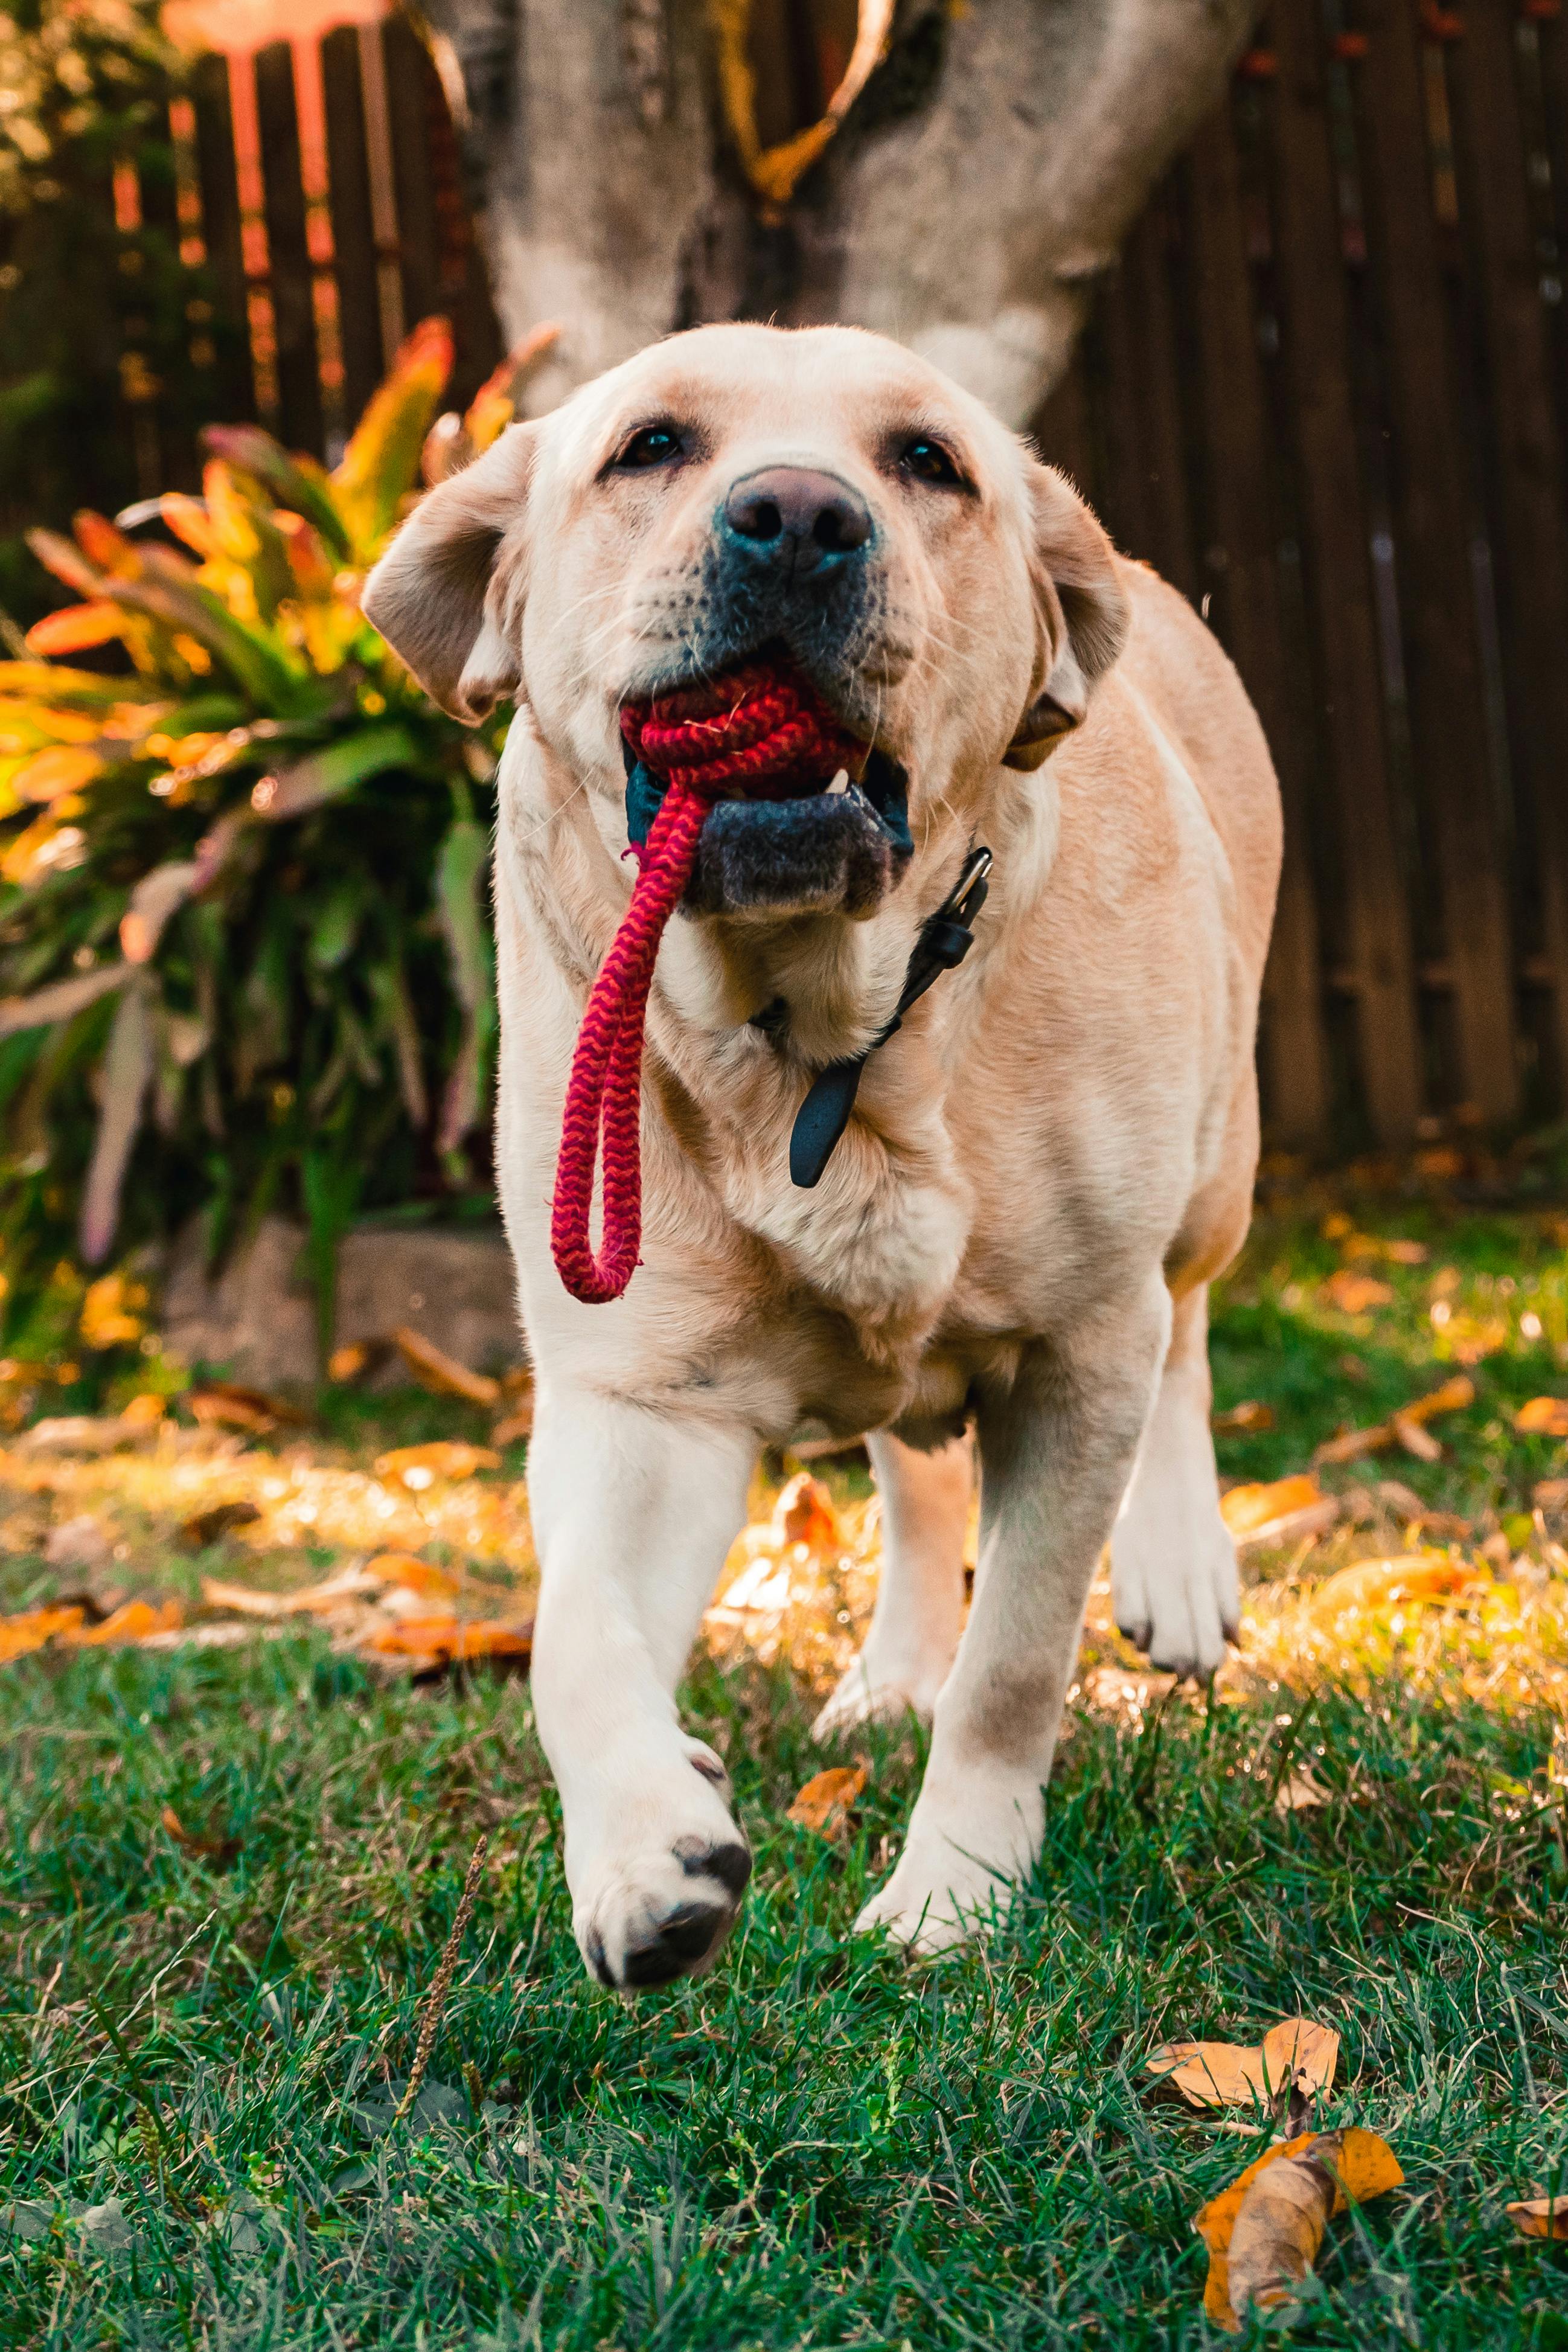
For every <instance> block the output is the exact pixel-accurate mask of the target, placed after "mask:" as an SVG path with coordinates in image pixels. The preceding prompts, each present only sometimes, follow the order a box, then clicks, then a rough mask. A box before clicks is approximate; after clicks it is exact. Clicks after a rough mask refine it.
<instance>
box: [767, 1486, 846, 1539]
mask: <svg viewBox="0 0 1568 2352" xmlns="http://www.w3.org/2000/svg"><path fill="white" fill-rule="evenodd" d="M773 1525H774V1528H776V1530H777V1532H778V1535H779V1540H780V1542H782V1543H803V1544H805V1545H806V1546H807V1547H808V1548H809V1549H810V1550H812V1551H816V1552H831V1551H837V1550H839V1549H841V1546H842V1543H843V1540H844V1531H843V1523H842V1521H841V1519H840V1517H839V1514H838V1510H837V1507H836V1506H835V1504H834V1502H833V1498H832V1496H831V1495H830V1494H829V1492H828V1490H827V1488H826V1487H825V1486H823V1485H822V1484H821V1481H820V1480H818V1479H816V1478H813V1477H812V1475H811V1474H810V1471H809V1470H801V1471H799V1472H798V1473H797V1474H796V1475H795V1476H794V1477H793V1478H791V1479H790V1480H789V1485H788V1486H785V1487H783V1488H782V1490H781V1491H780V1493H779V1500H778V1502H777V1503H776V1504H775V1505H774V1507H773Z"/></svg>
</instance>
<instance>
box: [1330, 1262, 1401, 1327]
mask: <svg viewBox="0 0 1568 2352" xmlns="http://www.w3.org/2000/svg"><path fill="white" fill-rule="evenodd" d="M1323 1298H1324V1300H1325V1302H1326V1303H1327V1305H1329V1306H1330V1307H1337V1308H1338V1310H1339V1312H1340V1313H1341V1314H1342V1315H1364V1314H1365V1313H1366V1312H1367V1311H1368V1309H1369V1308H1371V1307H1392V1306H1393V1304H1394V1292H1393V1290H1392V1288H1391V1287H1390V1286H1389V1285H1388V1284H1387V1283H1386V1282H1379V1280H1378V1278H1377V1276H1375V1274H1357V1273H1356V1271H1355V1269H1354V1266H1349V1265H1342V1266H1341V1267H1340V1269H1339V1271H1338V1273H1337V1274H1331V1275H1330V1276H1329V1278H1328V1280H1327V1281H1326V1282H1325V1283H1324V1285H1323Z"/></svg>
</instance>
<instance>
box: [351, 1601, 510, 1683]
mask: <svg viewBox="0 0 1568 2352" xmlns="http://www.w3.org/2000/svg"><path fill="white" fill-rule="evenodd" d="M533 1646H534V1629H533V1627H532V1625H505V1624H500V1623H497V1622H493V1621H492V1620H490V1619H488V1618H480V1619H477V1620H470V1621H469V1622H466V1623H465V1622H463V1621H462V1620H461V1619H459V1618H456V1617H454V1616H452V1615H451V1614H450V1613H446V1612H444V1613H442V1614H441V1615H438V1616H437V1615H431V1616H428V1617H405V1618H403V1619H402V1620H401V1621H400V1622H398V1623H396V1624H392V1625H385V1626H381V1627H378V1628H377V1630H376V1631H375V1632H374V1633H369V1634H367V1635H366V1636H365V1638H364V1639H363V1640H362V1641H361V1643H359V1644H358V1647H359V1649H360V1650H361V1653H363V1652H369V1653H370V1654H372V1655H373V1656H376V1657H386V1658H392V1657H396V1658H412V1659H413V1661H414V1662H415V1671H416V1672H418V1671H421V1670H423V1668H428V1667H433V1666H443V1665H451V1664H465V1663H466V1662H467V1661H469V1660H471V1659H475V1658H520V1659H527V1658H528V1657H530V1656H531V1655H532V1654H533Z"/></svg>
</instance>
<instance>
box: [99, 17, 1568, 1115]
mask: <svg viewBox="0 0 1568 2352" xmlns="http://www.w3.org/2000/svg"><path fill="white" fill-rule="evenodd" d="M1560 9H1561V0H1523V6H1522V10H1521V8H1520V7H1519V5H1518V0H1463V5H1462V7H1461V8H1459V9H1457V10H1453V11H1450V10H1448V9H1447V8H1445V7H1443V6H1442V5H1438V0H1274V5H1273V7H1272V9H1271V12H1270V16H1268V17H1267V18H1266V20H1265V23H1264V26H1263V28H1262V30H1261V31H1260V35H1259V43H1258V46H1257V47H1255V48H1254V49H1253V50H1252V51H1251V52H1250V53H1249V56H1248V57H1247V58H1245V59H1244V60H1243V62H1242V65H1241V68H1240V69H1239V72H1238V74H1237V76H1236V78H1235V80H1234V83H1233V85H1232V88H1231V90H1230V92H1229V94H1228V99H1227V100H1226V102H1225V104H1224V105H1223V106H1222V107H1221V108H1220V109H1219V110H1218V112H1217V114H1216V115H1215V117H1214V118H1213V120H1212V121H1210V122H1209V123H1208V124H1207V127H1206V128H1205V130H1204V131H1203V132H1202V133H1201V135H1200V136H1199V137H1198V139H1197V141H1196V142H1195V143H1194V145H1193V147H1192V149H1191V150H1190V152H1188V153H1187V154H1186V156H1185V157H1184V159H1183V160H1182V162H1181V163H1179V164H1178V166H1177V167H1176V169H1175V170H1174V171H1173V172H1172V173H1170V174H1169V176H1168V177H1167V179H1166V183H1165V184H1164V185H1163V186H1162V188H1161V189H1160V191H1159V192H1158V194H1157V195H1156V196H1155V200H1154V202H1153V203H1152V205H1150V206H1149V208H1148V210H1147V212H1146V214H1145V216H1144V218H1143V220H1142V221H1141V223H1140V224H1139V226H1138V227H1137V228H1136V230H1135V231H1134V235H1133V236H1132V238H1131V240H1130V242H1129V244H1128V246H1127V248H1126V251H1125V253H1124V257H1123V259H1122V262H1121V264H1120V266H1119V267H1118V268H1117V269H1116V270H1115V271H1114V272H1113V273H1112V275H1111V276H1110V277H1109V278H1108V279H1107V280H1106V281H1105V282H1104V283H1103V285H1102V287H1101V288H1100V289H1098V292H1097V296H1096V299H1095V301H1094V305H1093V309H1092V316H1091V320H1090V324H1089V328H1088V331H1087V332H1086V334H1085V337H1084V340H1083V343H1082V349H1081V352H1080V354H1079V357H1078V360H1077V362H1075V364H1074V367H1073V369H1072V372H1071V375H1070V376H1069V378H1068V379H1067V381H1066V382H1065V383H1063V384H1062V385H1061V387H1060V388H1059V390H1058V392H1057V393H1056V394H1055V395H1054V396H1053V397H1052V399H1051V402H1050V404H1049V405H1048V407H1047V409H1046V411H1045V413H1044V414H1043V415H1042V417H1041V419H1040V440H1041V443H1042V446H1044V448H1045V450H1046V453H1047V454H1048V455H1049V456H1050V457H1051V458H1053V459H1054V460H1055V461H1056V462H1057V463H1059V464H1061V465H1063V466H1065V467H1067V468H1068V470H1069V471H1070V472H1071V474H1072V475H1073V476H1074V478H1076V479H1077V480H1078V481H1079V482H1080V484H1081V485H1082V488H1083V489H1084V490H1085V492H1086V494H1087V495H1088V496H1089V497H1090V499H1092V502H1093V503H1094V504H1095V505H1096V507H1097V508H1098V509H1099V510H1100V512H1101V513H1102V514H1103V516H1104V518H1105V520H1106V521H1107V523H1108V524H1109V526H1110V528H1111V529H1112V530H1113V533H1114V535H1115V537H1116V539H1117V541H1119V543H1120V544H1121V545H1122V546H1124V548H1126V549H1127V550H1128V551H1131V552H1132V553H1134V554H1135V555H1139V556H1143V557H1145V558H1146V559H1147V560H1148V561H1149V562H1152V563H1154V564H1155V565H1156V566H1157V567H1158V569H1159V570H1161V571H1162V572H1165V573H1166V576H1167V577H1168V578H1170V579H1171V580H1173V581H1174V582H1175V583H1176V584H1177V585H1178V586H1179V587H1180V588H1181V589H1182V590H1183V591H1184V592H1185V593H1186V594H1187V595H1188V596H1190V597H1191V598H1192V600H1193V601H1194V603H1195V604H1197V606H1198V608H1199V610H1200V611H1201V612H1203V613H1204V614H1205V615H1206V616H1207V618H1208V619H1209V620H1210V622H1211V624H1212V625H1213V626H1214V628H1215V629H1216V631H1217V632H1218V635H1219V636H1220V637H1221V638H1222V640H1223V641H1224V643H1225V644H1226V645H1227V646H1228V647H1229V649H1230V651H1231V653H1232V654H1233V656H1234V657H1235V659H1236V661H1237V663H1238V665H1239V668H1240V670H1241V673H1242V675H1243V677H1245V679H1246V681H1247V684H1248V685H1249V688H1250V689H1251V692H1252V694H1253V696H1254V698H1255V699H1256V701H1257V704H1258V707H1259V709H1260V712H1261V713H1262V717H1263V720H1264V724H1265V726H1266V728H1267V730H1268V732H1269V736H1270V741H1271V743H1272V745H1273V748H1274V752H1275V757H1276V759H1277V761H1278V763H1279V768H1280V774H1281V784H1282V786H1283V790H1284V794H1285V803H1286V811H1287V831H1288V842H1289V846H1288V852H1287V862H1286V871H1285V880H1284V887H1283V891H1282V895H1281V908H1280V918H1279V924H1278V929H1277V933H1276V939H1275V947H1274V953H1273V957H1272V961H1271V963H1270V973H1269V982H1268V990H1267V1000H1266V1006H1265V1017H1264V1034H1263V1040H1262V1065H1263V1072H1264V1086H1265V1099H1266V1107H1267V1118H1268V1122H1269V1125H1270V1129H1271V1131H1272V1133H1273V1134H1274V1135H1275V1136H1276V1137H1278V1138H1279V1139H1281V1140H1291V1141H1297V1140H1299V1141H1303V1142H1310V1143H1314V1144H1319V1145H1322V1144H1325V1143H1332V1144H1338V1145H1341V1146H1344V1145H1347V1144H1350V1143H1353V1142H1356V1141H1359V1140H1363V1139H1365V1138H1367V1137H1368V1136H1370V1137H1372V1138H1375V1139H1378V1140H1380V1141H1383V1142H1388V1143H1397V1142H1399V1141H1402V1140H1403V1139H1406V1138H1407V1137H1408V1136H1410V1135H1411V1134H1412V1133H1413V1132H1414V1131H1416V1129H1417V1128H1418V1125H1419V1123H1420V1121H1421V1120H1422V1119H1423V1118H1429V1117H1431V1116H1432V1115H1433V1114H1444V1113H1457V1114H1458V1115H1460V1116H1465V1117H1470V1118H1477V1119H1479V1120H1483V1121H1485V1122H1488V1123H1499V1124H1505V1123H1508V1122H1511V1121H1513V1120H1516V1119H1519V1118H1542V1117H1544V1116H1549V1115H1554V1114H1559V1113H1561V1112H1563V1110H1564V1109H1565V1108H1568V506H1565V503H1564V467H1563V450H1564V446H1565V441H1568V320H1565V319H1564V316H1563V310H1564V305H1563V263H1562V254H1563V244H1564V240H1565V239H1568V23H1565V22H1564V21H1563V17H1562V16H1561V13H1560ZM173 129H174V144H175V151H176V158H177V166H178V168H177V172H176V183H177V198H178V206H179V214H180V223H181V231H182V236H183V237H184V238H185V239H186V242H187V246H188V249H189V252H190V254H191V256H193V257H194V258H196V259H198V260H200V259H204V260H205V262H206V264H207V266H208V267H209V268H210V269H211V271H212V272H213V273H214V275H215V279H216V283H217V285H218V288H219V289H220V299H221V303H222V305H224V306H226V307H227V308H228V309H229V310H231V312H232V313H233V314H234V315H235V316H236V317H243V318H244V319H245V320H246V328H247V337H246V342H247V344H248V352H249V371H248V380H247V381H246V382H244V383H230V384H227V385H225V386H223V387H221V388H218V387H214V407H213V409H212V411H211V413H213V414H224V413H230V414H243V413H250V414H255V415H260V416H261V417H262V418H263V419H264V420H265V421H267V422H269V423H271V424H273V425H275V427H276V428H277V430H278V431H279V432H280V433H281V434H282V436H284V438H285V439H286V440H287V441H289V442H291V443H293V444H294V445H296V446H304V447H311V448H316V449H324V450H326V451H327V452H328V453H329V454H330V453H331V452H332V451H333V450H334V449H335V448H336V447H337V446H339V445H340V441H341V438H342V435H343V432H344V430H345V428H346V426H347V425H348V424H349V423H350V421H351V420H352V418H353V416H354V415H356V414H357V413H358V410H359V408H360V407H361V404H362V403H363V401H364V399H365V397H366V395H367V394H368V393H369V391H370V389H371V386H372V384H373V383H374V382H375V380H376V378H377V376H378V374H379V373H380V370H381V368H382V363H383V361H384V358H385V356H386V354H387V353H388V352H389V351H390V350H391V349H392V346H393V345H394V344H395V342H396V341H397V339H398V336H399V334H400V333H401V331H402V326H403V324H404V322H405V321H412V320H414V319H416V318H418V317H421V316H423V315H424V314H426V313H427V312H429V311H432V310H444V311H446V312H447V313H448V314H450V315H453V316H454V317H455V320H456V323H457V326H458V331H459V350H460V369H461V374H462V377H463V379H464V382H463V383H462V384H460V385H459V386H458V387H457V389H458V390H459V392H461V391H462V390H463V389H465V387H466V386H469V385H472V384H474V383H476V382H477V381H478V380H479V379H480V377H481V376H482V375H483V374H484V373H485V372H486V370H487V368H488V367H489V366H490V365H491V364H492V363H493V362H494V360H495V359H496V357H497V355H498V352H499V339H498V336H497V330H496V327H495V322H494V320H493V318H492V316H491V313H490V309H489V304H488V299H487V296H486V291H485V288H484V282H483V276H482V272H481V269H480V268H479V264H478V260H477V257H476V252H475V249H474V241H473V236H472V234H471V231H470V226H469V219H468V214H467V210H466V207H465V202H464V194H463V188H462V184H461V172H460V165H459V160H458V153H457V147H456V143H455V139H454V136H453V133H452V131H451V128H450V124H449V121H448V117H447V113H446V110H445V106H444V101H443V97H442V90H441V84H440V80H439V78H438V77H437V75H436V73H435V71H434V68H433V67H432V65H431V63H430V60H429V58H428V57H427V56H426V54H425V52H424V51H423V48H422V47H420V45H419V43H418V42H417V41H416V40H415V38H414V37H413V35H412V33H410V32H409V31H408V29H407V27H406V26H404V25H403V24H402V21H401V20H399V19H389V20H387V21H386V22H385V23H384V24H383V25H378V26H361V27H358V28H355V29H347V30H342V31H339V32H335V33H333V34H331V35H330V36H329V37H328V38H327V39H326V40H325V41H323V42H322V43H321V44H319V47H318V46H317V45H314V44H298V45H296V46H295V47H294V48H293V49H292V50H290V49H289V48H287V47H275V48H272V49H268V50H264V51H263V52H262V53H261V54H260V56H259V57H257V58H256V59H255V61H254V63H252V62H251V61H250V60H245V59H238V60H231V61H230V62H229V63H228V65H227V66H225V65H224V64H223V63H222V62H220V61H217V60H213V61H210V62H209V64H208V66H207V67H206V68H204V72H203V78H202V80H201V84H200V87H199V89H198V90H197V93H196V97H195V102H194V105H193V106H189V105H188V106H185V107H184V108H183V111H181V110H176V114H175V119H174V123H173ZM133 194H134V191H133V190H128V191H126V192H125V201H126V202H127V203H128V204H129V203H130V202H131V201H132V198H133ZM183 249H184V248H183ZM238 348H239V350H240V352H241V354H242V358H243V353H244V351H245V349H246V343H241V344H240V345H239V346H238ZM209 351H210V346H209ZM155 405H156V404H155V403H150V404H149V420H151V415H152V410H153V409H154V408H155ZM150 429H151V428H150ZM138 446H139V448H141V449H144V451H145V460H144V462H145V465H146V467H147V469H148V470H149V472H150V473H152V474H156V475H158V477H159V478H160V479H167V478H177V477H179V476H181V475H182V474H183V473H184V472H185V471H187V470H188V467H189V464H190V457H189V453H188V451H187V452H186V453H183V454H182V453H180V452H177V451H172V450H168V449H159V448H157V446H155V444H154V443H153V442H151V441H149V440H147V439H146V437H145V436H144V438H143V440H142V441H141V442H139V444H138ZM152 486H153V485H152V481H151V480H150V481H149V482H148V483H147V484H146V485H145V487H148V488H151V487H152Z"/></svg>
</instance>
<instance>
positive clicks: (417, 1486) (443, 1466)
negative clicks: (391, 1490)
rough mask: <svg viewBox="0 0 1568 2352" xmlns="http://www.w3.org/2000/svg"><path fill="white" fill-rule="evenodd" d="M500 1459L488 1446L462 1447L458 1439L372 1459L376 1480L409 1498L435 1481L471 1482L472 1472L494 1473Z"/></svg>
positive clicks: (406, 1448) (396, 1450) (403, 1447)
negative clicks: (402, 1489) (405, 1490)
mask: <svg viewBox="0 0 1568 2352" xmlns="http://www.w3.org/2000/svg"><path fill="white" fill-rule="evenodd" d="M500 1466H501V1457H500V1455H499V1454H497V1452H496V1451H495V1450H494V1448H493V1447H491V1446H488V1445H465V1444H463V1443H462V1441H461V1440H460V1439H457V1438H448V1437H441V1438H437V1439H436V1440H435V1441H434V1444H430V1445H397V1446H394V1447H393V1448H392V1452H391V1453H390V1454H378V1455H377V1456H376V1465H375V1469H376V1476H377V1477H378V1478H392V1479H394V1480H395V1481H396V1483H397V1484H398V1485H399V1486H406V1487H407V1488H408V1490H409V1492H410V1493H411V1494H415V1495H417V1494H421V1493H423V1490H424V1488H425V1487H426V1486H434V1483H435V1481H436V1479H437V1478H471V1477H472V1476H473V1475H474V1473H475V1471H476V1470H498V1469H499V1468H500Z"/></svg>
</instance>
